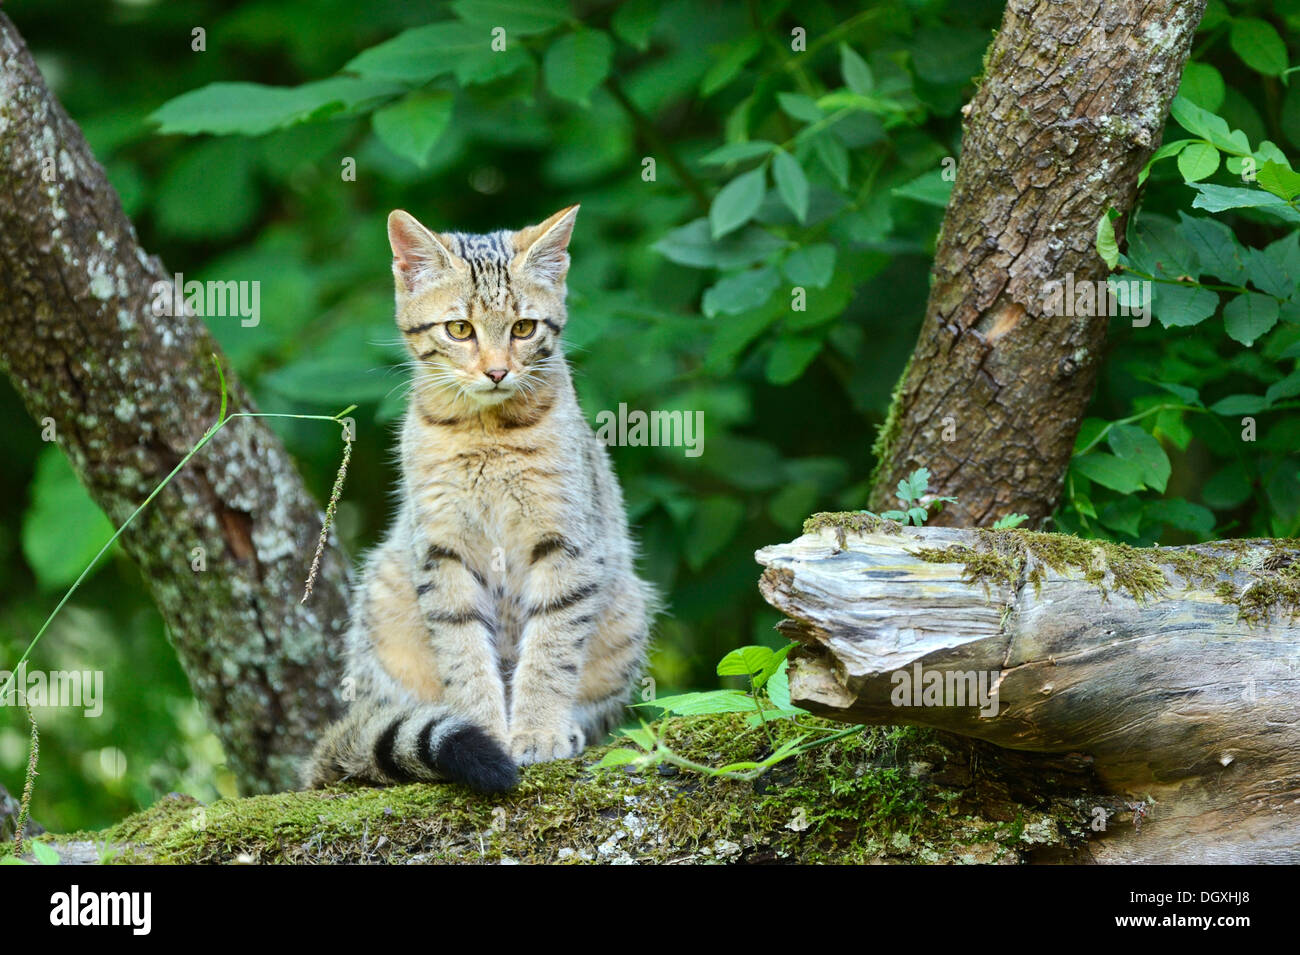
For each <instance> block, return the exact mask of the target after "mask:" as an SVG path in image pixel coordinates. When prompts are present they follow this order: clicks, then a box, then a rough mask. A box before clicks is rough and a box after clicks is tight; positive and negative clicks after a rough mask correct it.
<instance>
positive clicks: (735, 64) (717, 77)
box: [700, 33, 763, 96]
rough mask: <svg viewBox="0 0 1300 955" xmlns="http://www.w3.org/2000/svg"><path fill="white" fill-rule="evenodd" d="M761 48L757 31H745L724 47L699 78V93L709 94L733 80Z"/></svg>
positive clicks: (761, 42)
mask: <svg viewBox="0 0 1300 955" xmlns="http://www.w3.org/2000/svg"><path fill="white" fill-rule="evenodd" d="M762 48H763V39H762V37H761V36H760V35H759V34H757V33H746V34H744V35H743V36H741V37H740V39H738V40H736V41H735V42H734V43H731V44H730V45H728V46H727V47H725V48H724V49H723V52H722V54H721V55H720V56H718V57H717V58H716V59H715V60H714V61H713V65H712V66H710V67H709V69H708V71H707V72H706V73H705V74H704V77H703V79H701V80H700V95H701V96H711V95H713V94H714V93H716V92H717V91H718V90H720V89H722V88H723V87H724V86H726V85H727V84H728V83H730V82H731V81H732V80H734V79H735V78H736V76H737V75H738V74H739V73H740V71H741V70H743V69H744V68H745V64H746V63H748V62H749V61H750V60H752V59H753V58H754V57H756V56H757V55H758V53H759V51H760V50H761V49H762Z"/></svg>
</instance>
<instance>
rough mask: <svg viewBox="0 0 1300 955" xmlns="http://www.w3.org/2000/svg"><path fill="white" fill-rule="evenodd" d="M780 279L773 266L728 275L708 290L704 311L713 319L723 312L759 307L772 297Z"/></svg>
mask: <svg viewBox="0 0 1300 955" xmlns="http://www.w3.org/2000/svg"><path fill="white" fill-rule="evenodd" d="M780 281H781V277H780V275H778V274H777V271H776V269H774V268H772V267H771V266H763V267H762V268H759V269H750V270H748V271H745V272H735V273H732V274H731V275H727V276H725V277H724V278H722V279H721V280H719V281H718V283H717V284H716V285H714V286H713V287H712V288H709V289H706V290H705V292H704V299H703V302H702V305H703V308H704V314H705V315H707V316H709V318H713V317H715V316H716V315H719V314H724V315H739V314H740V313H741V312H748V311H749V310H750V309H755V308H758V307H759V306H761V305H762V304H763V303H764V302H766V301H767V300H768V299H769V298H771V296H772V293H773V292H775V291H776V287H777V285H778V284H779V283H780Z"/></svg>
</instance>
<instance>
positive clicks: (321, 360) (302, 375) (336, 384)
mask: <svg viewBox="0 0 1300 955" xmlns="http://www.w3.org/2000/svg"><path fill="white" fill-rule="evenodd" d="M384 372H385V369H384V368H383V367H381V365H380V364H379V362H377V361H376V360H375V359H373V358H371V357H370V356H369V355H367V354H364V353H361V352H354V353H352V354H329V355H322V356H320V357H310V358H299V359H298V360H296V361H292V362H289V363H288V364H287V365H283V366H282V367H280V368H277V369H276V370H275V371H272V372H269V373H267V374H264V375H263V376H262V382H263V384H265V385H266V386H267V387H268V388H270V389H272V390H273V391H275V392H277V393H278V394H280V395H281V396H282V397H284V398H287V399H289V400H290V401H293V402H295V403H299V404H306V405H312V406H314V407H317V408H320V409H322V410H323V409H324V408H327V407H334V406H336V405H338V404H339V403H340V398H341V399H342V400H343V402H344V403H348V402H355V403H356V404H359V405H360V404H371V403H378V402H379V401H381V400H383V398H384V397H385V396H386V395H387V394H388V393H389V392H390V391H392V390H393V379H392V378H391V377H389V376H388V375H386V374H385V373H384Z"/></svg>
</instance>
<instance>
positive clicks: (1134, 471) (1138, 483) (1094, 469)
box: [1071, 452, 1143, 494]
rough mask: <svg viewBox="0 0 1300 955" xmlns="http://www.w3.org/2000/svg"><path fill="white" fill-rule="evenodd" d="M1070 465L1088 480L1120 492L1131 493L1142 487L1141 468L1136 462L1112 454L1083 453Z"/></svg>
mask: <svg viewBox="0 0 1300 955" xmlns="http://www.w3.org/2000/svg"><path fill="white" fill-rule="evenodd" d="M1071 467H1073V468H1074V469H1075V470H1076V471H1078V472H1079V473H1080V474H1082V475H1083V476H1084V477H1086V478H1087V479H1088V480H1090V481H1094V482H1096V483H1097V484H1100V485H1102V486H1103V487H1108V488H1110V489H1111V490H1112V491H1119V492H1120V493H1121V494H1132V493H1134V492H1135V491H1140V490H1142V488H1143V484H1142V470H1141V468H1140V467H1138V465H1137V464H1136V463H1134V462H1132V461H1125V460H1122V459H1120V458H1117V457H1115V455H1113V454H1105V453H1098V452H1092V453H1089V454H1085V455H1083V456H1082V457H1077V458H1075V459H1074V460H1073V461H1072V462H1071Z"/></svg>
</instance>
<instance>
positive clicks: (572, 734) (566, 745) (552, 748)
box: [510, 723, 586, 766]
mask: <svg viewBox="0 0 1300 955" xmlns="http://www.w3.org/2000/svg"><path fill="white" fill-rule="evenodd" d="M585 746H586V739H585V738H584V737H583V733H582V727H581V726H579V725H578V724H577V723H567V724H565V725H563V726H558V727H546V728H542V729H524V730H516V731H515V732H513V733H511V734H510V755H511V756H513V757H514V758H515V762H516V763H518V764H519V765H520V766H527V765H529V764H530V763H545V762H547V761H548V760H552V759H568V758H569V757H570V756H577V755H578V754H579V753H581V752H582V750H583V748H584V747H585Z"/></svg>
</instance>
